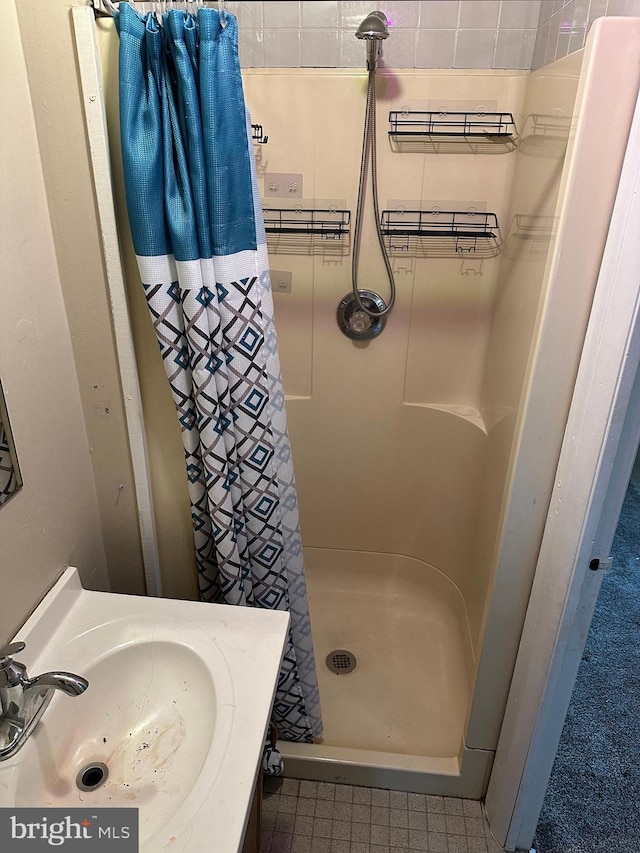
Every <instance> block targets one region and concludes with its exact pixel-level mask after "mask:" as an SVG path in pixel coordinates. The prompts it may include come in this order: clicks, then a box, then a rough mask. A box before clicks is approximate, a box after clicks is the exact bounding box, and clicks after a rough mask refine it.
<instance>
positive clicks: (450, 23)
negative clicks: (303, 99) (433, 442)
mask: <svg viewBox="0 0 640 853" xmlns="http://www.w3.org/2000/svg"><path fill="white" fill-rule="evenodd" d="M540 2H541V0H420V2H418V0H363V2H361V1H360V0H356V2H352V0H302V2H264V3H263V2H231V1H230V2H228V3H227V8H228V9H229V11H231V12H233V13H234V14H235V15H237V16H238V20H239V24H240V61H241V63H242V65H243V67H245V68H262V67H267V68H274V67H275V68H298V67H303V68H304V67H312V68H313V67H316V68H360V67H362V66H363V65H364V60H363V57H364V48H363V45H362V43H361V42H359V41H357V40H356V39H355V38H354V32H355V29H356V27H357V26H358V24H359V23H360V21H361V20H362V19H363V18H364V17H365V16H366V15H367V14H368V13H369V12H371V11H372V10H373V9H375V8H380V9H382V11H384V12H385V14H386V15H387V16H388V18H389V19H390V20H391V22H392V27H393V33H392V37H391V38H389V39H388V40H387V41H386V42H385V44H384V55H383V64H386V65H387V66H390V67H394V68H513V69H529V68H531V59H532V56H533V49H534V45H535V40H536V35H537V27H538V18H539V14H540Z"/></svg>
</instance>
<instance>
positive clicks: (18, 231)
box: [0, 0, 108, 643]
mask: <svg viewBox="0 0 640 853" xmlns="http://www.w3.org/2000/svg"><path fill="white" fill-rule="evenodd" d="M0 79H2V81H3V85H2V87H0V104H1V105H0V114H1V115H2V122H1V123H0V155H1V156H0V186H1V187H2V205H0V267H1V270H2V273H1V275H2V288H1V290H2V308H1V310H0V372H1V375H2V383H3V386H4V390H5V394H6V400H7V407H8V410H9V415H10V418H11V424H12V427H13V433H14V437H15V442H16V448H17V452H18V456H19V459H20V466H21V471H22V476H23V479H24V487H23V489H22V490H21V491H20V492H19V493H18V494H17V495H16V496H14V497H13V498H12V499H11V500H9V501H8V502H7V503H6V504H5V505H4V506H2V507H1V508H0V542H1V543H2V546H1V548H0V579H1V582H2V595H0V643H2V642H4V641H5V640H7V639H9V638H10V637H11V636H12V634H13V633H14V631H15V630H16V629H17V628H18V626H19V625H20V624H21V623H22V622H23V621H24V618H25V617H26V616H27V615H28V613H29V612H30V611H31V610H32V609H33V607H34V606H35V605H36V603H37V602H38V601H39V599H40V598H41V597H42V595H43V594H44V593H45V591H46V590H47V588H48V587H49V586H50V585H51V584H52V582H53V581H54V580H55V578H56V577H57V575H58V574H59V573H60V572H61V571H62V570H63V569H64V567H65V566H66V565H69V564H72V565H77V566H78V567H79V569H80V571H81V575H82V578H83V582H84V583H85V584H87V585H88V586H89V587H91V588H94V589H101V588H107V586H108V577H107V569H106V559H105V553H104V548H103V543H102V532H101V524H100V514H99V509H98V503H97V499H96V492H95V487H94V482H93V476H92V471H91V462H90V455H89V454H90V450H89V443H88V441H87V435H86V432H85V428H84V422H83V417H82V407H81V404H80V397H79V394H78V382H77V378H76V373H75V367H74V361H73V353H72V349H71V342H70V336H69V327H68V324H67V318H66V315H65V309H64V304H63V299H62V292H61V287H60V279H59V276H58V270H57V265H56V256H55V250H54V243H53V239H52V234H51V226H50V222H49V211H48V208H47V198H46V195H45V188H44V181H43V174H42V169H41V166H40V152H39V150H38V141H37V138H36V130H35V124H34V117H33V112H32V108H31V100H30V93H29V87H28V81H27V69H26V67H25V63H24V57H23V53H22V47H21V41H20V32H19V29H18V21H17V17H16V10H15V6H14V3H13V2H7V0H5V2H3V3H2V4H1V5H0Z"/></svg>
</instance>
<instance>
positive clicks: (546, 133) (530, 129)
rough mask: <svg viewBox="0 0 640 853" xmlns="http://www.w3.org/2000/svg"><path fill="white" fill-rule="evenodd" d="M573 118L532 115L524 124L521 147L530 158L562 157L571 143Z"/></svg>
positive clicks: (541, 114)
mask: <svg viewBox="0 0 640 853" xmlns="http://www.w3.org/2000/svg"><path fill="white" fill-rule="evenodd" d="M571 121H572V117H571V116H556V115H546V114H544V113H531V114H530V115H528V116H527V117H526V119H525V121H524V124H523V130H522V137H521V139H520V143H519V144H520V147H521V150H522V153H523V154H526V155H528V156H530V157H558V156H562V155H563V154H564V152H565V149H566V147H567V143H568V141H569V133H570V131H571Z"/></svg>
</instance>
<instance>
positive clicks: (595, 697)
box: [536, 485, 640, 853]
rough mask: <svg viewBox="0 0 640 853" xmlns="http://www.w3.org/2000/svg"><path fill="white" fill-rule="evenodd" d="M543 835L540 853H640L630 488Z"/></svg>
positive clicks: (638, 678)
mask: <svg viewBox="0 0 640 853" xmlns="http://www.w3.org/2000/svg"><path fill="white" fill-rule="evenodd" d="M613 557H614V561H613V567H612V569H611V570H610V572H609V573H608V574H607V575H606V576H605V578H604V580H603V583H602V589H601V591H600V595H599V597H598V603H597V606H596V611H595V615H594V618H593V622H592V625H591V630H590V632H589V636H588V639H587V643H586V646H585V650H584V654H583V657H582V663H581V665H580V669H579V671H578V678H577V681H576V686H575V690H574V693H573V696H572V698H571V704H570V706H569V712H568V714H567V719H566V722H565V725H564V729H563V731H562V738H561V740H560V746H559V749H558V753H557V755H556V760H555V764H554V766H553V771H552V774H551V779H550V781H549V787H548V788H547V793H546V797H545V801H544V805H543V808H542V814H541V815H540V822H539V824H538V830H537V833H536V849H537V850H538V853H587V851H588V853H639V851H640V496H639V494H638V492H637V491H636V489H635V488H634V487H633V486H632V485H630V486H629V489H628V491H627V496H626V498H625V502H624V506H623V508H622V514H621V516H620V522H619V524H618V529H617V532H616V537H615V540H614V544H613Z"/></svg>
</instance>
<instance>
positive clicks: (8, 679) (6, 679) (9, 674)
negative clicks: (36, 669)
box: [0, 643, 27, 688]
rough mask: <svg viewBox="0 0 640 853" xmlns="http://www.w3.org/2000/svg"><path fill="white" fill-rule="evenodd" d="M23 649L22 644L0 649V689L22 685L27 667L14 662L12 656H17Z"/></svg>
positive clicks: (13, 644) (23, 645)
mask: <svg viewBox="0 0 640 853" xmlns="http://www.w3.org/2000/svg"><path fill="white" fill-rule="evenodd" d="M25 648H26V646H25V644H24V643H10V644H9V645H8V646H4V648H2V649H0V688H3V687H4V688H7V687H16V686H17V685H18V684H22V683H23V680H24V679H25V677H26V674H27V667H26V666H25V665H24V664H23V663H20V662H19V661H17V660H16V661H14V659H13V657H12V655H17V654H18V653H19V652H21V651H22V650H23V649H25Z"/></svg>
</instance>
